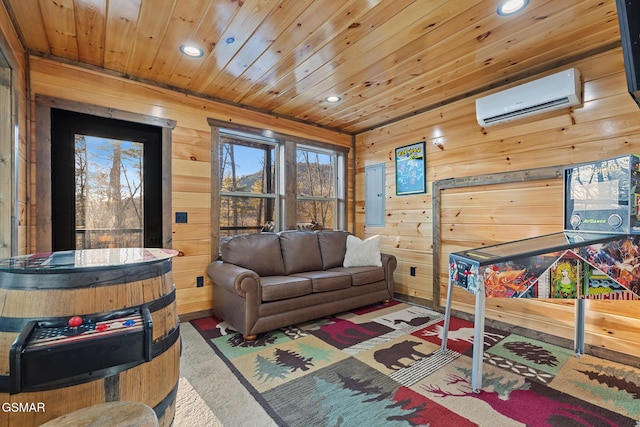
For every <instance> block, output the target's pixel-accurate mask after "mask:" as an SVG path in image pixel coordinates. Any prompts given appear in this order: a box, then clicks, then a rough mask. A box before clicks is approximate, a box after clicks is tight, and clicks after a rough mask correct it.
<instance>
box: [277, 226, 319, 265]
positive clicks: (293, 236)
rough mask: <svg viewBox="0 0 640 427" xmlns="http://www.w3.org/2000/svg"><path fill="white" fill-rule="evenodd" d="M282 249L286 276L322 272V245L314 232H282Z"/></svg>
mask: <svg viewBox="0 0 640 427" xmlns="http://www.w3.org/2000/svg"><path fill="white" fill-rule="evenodd" d="M280 247H281V248H282V259H283V260H284V269H285V274H294V273H301V272H305V271H315V270H322V256H321V255H320V245H319V244H318V237H317V236H316V233H314V232H313V231H282V232H280Z"/></svg>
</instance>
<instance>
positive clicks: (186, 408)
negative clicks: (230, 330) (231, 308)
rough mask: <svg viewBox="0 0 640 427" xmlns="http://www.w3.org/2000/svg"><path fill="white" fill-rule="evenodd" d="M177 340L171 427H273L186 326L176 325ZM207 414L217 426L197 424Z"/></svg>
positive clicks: (208, 348) (187, 323)
mask: <svg viewBox="0 0 640 427" xmlns="http://www.w3.org/2000/svg"><path fill="white" fill-rule="evenodd" d="M180 338H181V340H182V355H181V357H180V377H181V379H180V383H179V386H178V396H177V397H176V416H175V418H174V422H173V427H200V426H203V425H204V426H207V427H209V426H225V427H237V426H252V427H273V426H277V424H276V423H275V422H274V421H273V420H272V419H271V417H270V416H269V415H268V414H267V413H266V412H265V410H264V409H263V408H262V406H260V404H259V403H258V402H256V400H255V399H254V398H253V396H252V395H251V394H250V393H249V392H248V391H247V389H246V388H245V387H244V386H243V385H242V384H241V383H240V381H239V380H238V378H236V376H235V375H234V374H233V373H232V372H231V370H230V369H229V367H228V366H227V365H226V364H225V363H224V362H223V361H222V360H220V358H219V357H217V356H216V355H215V353H214V352H213V351H211V347H209V345H208V344H207V342H206V341H205V340H204V339H203V338H202V337H201V336H200V334H199V333H198V331H196V330H195V328H194V327H193V326H192V325H191V324H190V323H189V322H182V323H181V324H180ZM194 394H195V395H197V398H196V397H195V396H193V395H194ZM190 395H191V397H188V396H190ZM191 401H193V404H191V403H189V402H191ZM183 402H184V403H183ZM201 413H204V415H202V414H201ZM209 413H211V415H213V417H215V420H216V421H215V422H217V423H218V424H198V423H200V422H205V420H208V419H209V418H208V417H209Z"/></svg>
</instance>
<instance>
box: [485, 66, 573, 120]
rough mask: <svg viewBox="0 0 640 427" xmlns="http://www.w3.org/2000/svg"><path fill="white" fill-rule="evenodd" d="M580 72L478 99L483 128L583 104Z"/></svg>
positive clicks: (567, 71)
mask: <svg viewBox="0 0 640 427" xmlns="http://www.w3.org/2000/svg"><path fill="white" fill-rule="evenodd" d="M581 87H582V85H581V83H580V71H578V70H577V69H575V68H571V69H569V70H566V71H562V72H559V73H556V74H552V75H550V76H547V77H543V78H541V79H538V80H534V81H532V82H528V83H525V84H522V85H520V86H516V87H512V88H510V89H506V90H503V91H501V92H497V93H494V94H491V95H488V96H485V97H483V98H478V99H476V117H477V119H478V123H479V124H480V126H491V125H494V124H498V123H503V122H507V121H510V120H515V119H518V118H521V117H527V116H531V115H533V114H538V113H542V112H546V111H553V110H558V109H560V108H566V107H572V106H574V105H579V104H581V103H582V91H581Z"/></svg>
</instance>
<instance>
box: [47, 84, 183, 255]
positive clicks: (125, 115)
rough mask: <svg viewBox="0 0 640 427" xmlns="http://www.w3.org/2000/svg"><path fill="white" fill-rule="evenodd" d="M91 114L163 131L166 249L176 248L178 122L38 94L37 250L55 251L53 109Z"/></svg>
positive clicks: (164, 234)
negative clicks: (174, 206) (174, 203)
mask: <svg viewBox="0 0 640 427" xmlns="http://www.w3.org/2000/svg"><path fill="white" fill-rule="evenodd" d="M52 108H56V109H60V110H67V111H72V112H77V113H84V114H90V115H93V116H96V117H104V118H113V119H119V120H124V121H130V122H133V123H140V124H147V125H153V126H158V127H160V128H162V129H161V132H162V141H161V146H162V147H161V150H162V167H161V168H162V206H163V207H162V219H161V222H162V242H163V243H162V247H163V248H171V246H172V219H171V212H172V211H171V209H172V207H171V206H172V204H171V160H172V157H171V132H172V130H173V129H174V128H175V126H176V121H175V120H170V119H166V118H161V117H155V116H148V115H145V114H138V113H132V112H128V111H124V110H117V109H113V108H107V107H101V106H98V105H94V104H87V103H83V102H77V101H70V100H66V99H62V98H56V97H52V96H47V95H40V94H38V95H36V136H37V137H36V159H37V163H36V195H37V204H36V233H35V251H36V252H51V249H52V243H53V241H52V225H53V224H52V222H51V209H52V201H51V109H52Z"/></svg>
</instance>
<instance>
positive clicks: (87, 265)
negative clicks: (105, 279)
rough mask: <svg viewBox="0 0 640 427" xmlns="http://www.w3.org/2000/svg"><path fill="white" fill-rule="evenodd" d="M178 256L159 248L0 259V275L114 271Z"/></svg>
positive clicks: (97, 250) (46, 253)
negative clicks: (67, 271) (93, 270)
mask: <svg viewBox="0 0 640 427" xmlns="http://www.w3.org/2000/svg"><path fill="white" fill-rule="evenodd" d="M176 255H178V251H176V250H173V249H163V248H110V249H81V250H69V251H58V252H45V253H36V254H30V255H19V256H14V257H11V258H3V259H0V272H12V273H44V272H47V271H48V272H54V271H55V272H62V271H65V270H74V271H77V270H92V269H104V268H109V269H118V268H129V267H133V266H137V265H142V264H148V263H154V262H160V261H164V260H167V259H170V258H172V257H174V256H176Z"/></svg>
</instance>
